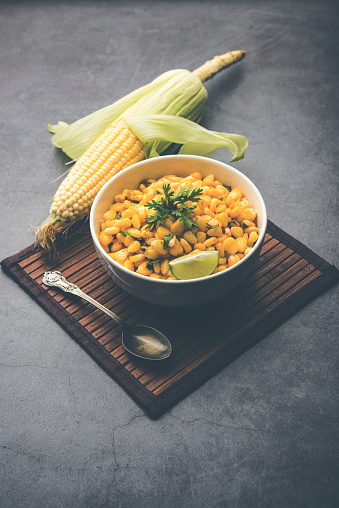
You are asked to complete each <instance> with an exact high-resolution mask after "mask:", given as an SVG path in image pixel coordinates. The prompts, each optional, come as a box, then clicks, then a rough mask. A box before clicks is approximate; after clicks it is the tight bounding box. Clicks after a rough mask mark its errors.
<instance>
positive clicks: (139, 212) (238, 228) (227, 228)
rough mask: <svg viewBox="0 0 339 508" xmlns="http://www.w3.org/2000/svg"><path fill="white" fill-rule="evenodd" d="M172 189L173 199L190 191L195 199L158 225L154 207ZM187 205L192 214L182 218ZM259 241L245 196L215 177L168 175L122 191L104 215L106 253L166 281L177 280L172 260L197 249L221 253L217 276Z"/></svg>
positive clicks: (147, 274) (257, 230) (103, 231)
mask: <svg viewBox="0 0 339 508" xmlns="http://www.w3.org/2000/svg"><path fill="white" fill-rule="evenodd" d="M166 186H168V187H167V188H166ZM164 189H165V190H164ZM199 189H200V190H199ZM168 190H170V191H173V193H175V195H177V194H178V193H180V192H185V190H186V191H187V190H189V191H191V192H195V194H196V197H195V198H193V199H189V194H187V196H188V198H187V201H182V203H183V204H181V205H180V206H178V210H177V211H176V213H172V215H171V213H168V215H166V214H165V215H164V216H162V217H161V219H159V220H158V221H156V220H155V219H156V213H157V211H156V209H155V208H152V204H154V203H155V205H157V204H158V203H160V204H161V203H162V201H161V200H164V199H165V196H166V195H167V194H166V191H168ZM191 195H193V194H191ZM185 196H186V194H185ZM152 200H153V201H152ZM183 206H184V207H185V206H187V207H190V208H189V213H187V214H186V215H182V216H181V217H180V211H182V208H183ZM172 211H173V210H172ZM178 214H179V215H178ZM178 216H179V218H178ZM150 221H152V224H153V225H154V227H153V226H152V227H150V223H151V222H150ZM258 238H259V229H258V227H257V223H256V211H255V210H254V209H253V207H252V205H251V203H250V202H249V201H248V199H247V198H246V197H245V196H244V195H243V193H242V191H241V190H240V189H238V188H234V189H232V190H229V187H226V186H224V185H222V184H221V183H220V182H219V181H218V180H216V179H215V177H214V175H208V176H207V177H205V178H202V175H201V174H200V173H197V172H196V173H192V174H191V175H189V176H187V177H178V176H176V175H166V176H164V177H162V178H160V179H159V180H151V179H150V180H148V181H143V182H142V183H140V185H139V188H138V189H124V191H123V192H122V193H121V194H119V195H118V196H115V198H114V203H113V204H112V206H111V207H110V210H108V211H107V212H106V213H105V214H104V215H103V217H102V220H101V231H100V234H99V241H100V243H101V245H102V247H103V248H104V250H105V252H108V253H109V256H110V257H111V258H112V259H114V260H115V261H116V262H118V263H119V264H121V265H122V266H124V267H125V268H127V269H128V270H132V271H134V272H136V273H139V274H140V275H144V276H146V277H152V278H156V279H163V280H175V279H174V277H173V275H172V274H171V272H170V270H169V263H170V261H171V260H172V259H174V258H177V257H179V256H182V255H184V254H188V253H190V252H193V251H195V250H200V251H210V250H217V251H218V252H219V263H218V266H217V268H216V269H215V270H214V272H213V273H219V272H221V271H223V270H226V269H227V268H230V267H231V266H233V265H235V264H236V263H238V262H239V261H240V260H241V259H242V258H243V257H244V256H246V255H247V254H248V253H249V252H251V250H252V248H253V246H254V245H255V243H256V241H257V240H258Z"/></svg>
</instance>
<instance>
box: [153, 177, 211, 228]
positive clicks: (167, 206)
mask: <svg viewBox="0 0 339 508" xmlns="http://www.w3.org/2000/svg"><path fill="white" fill-rule="evenodd" d="M163 189H164V196H163V197H162V198H161V199H160V200H159V201H156V200H155V199H152V200H151V201H150V202H149V203H146V205H145V206H146V208H152V209H153V210H155V211H156V213H155V214H154V215H151V216H150V217H148V218H147V219H146V222H147V225H146V228H147V229H150V230H151V231H154V229H155V228H156V227H157V225H158V224H161V223H162V222H163V221H164V220H165V219H167V218H168V217H174V218H176V219H179V220H180V221H181V222H182V223H183V225H184V226H186V225H188V227H189V228H190V229H191V228H192V226H193V225H194V226H196V225H197V224H196V223H195V222H194V221H193V220H192V219H191V218H189V217H188V215H190V214H191V213H192V212H193V210H194V209H195V207H196V206H197V204H196V203H195V204H193V205H192V206H188V205H186V202H187V201H195V202H197V201H199V200H200V197H199V196H201V194H202V193H203V189H201V188H199V189H198V188H196V187H194V188H192V189H191V188H189V187H185V188H184V189H182V190H181V191H180V192H178V193H177V194H174V191H173V190H171V186H170V184H169V183H166V184H164V186H163Z"/></svg>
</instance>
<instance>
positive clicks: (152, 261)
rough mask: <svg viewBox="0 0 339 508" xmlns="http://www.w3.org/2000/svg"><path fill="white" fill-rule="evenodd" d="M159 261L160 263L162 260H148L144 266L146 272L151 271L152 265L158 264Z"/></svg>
mask: <svg viewBox="0 0 339 508" xmlns="http://www.w3.org/2000/svg"><path fill="white" fill-rule="evenodd" d="M161 261H162V259H160V258H159V259H150V260H149V261H148V263H147V265H146V268H148V270H152V268H153V265H154V264H155V263H160V262H161Z"/></svg>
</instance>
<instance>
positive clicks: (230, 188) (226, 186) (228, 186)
mask: <svg viewBox="0 0 339 508" xmlns="http://www.w3.org/2000/svg"><path fill="white" fill-rule="evenodd" d="M223 187H225V189H227V190H228V192H231V190H232V187H231V186H230V185H223Z"/></svg>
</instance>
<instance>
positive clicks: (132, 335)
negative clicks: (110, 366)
mask: <svg viewBox="0 0 339 508" xmlns="http://www.w3.org/2000/svg"><path fill="white" fill-rule="evenodd" d="M42 282H43V283H44V284H45V285H46V286H55V287H58V288H60V289H62V290H63V291H65V292H66V293H72V294H73V295H77V296H80V298H83V299H84V300H86V301H87V302H89V303H91V304H92V305H94V306H95V307H97V308H98V309H100V310H102V312H104V313H105V314H107V316H109V317H111V318H112V319H114V321H116V322H117V323H118V325H119V326H120V327H121V328H122V345H123V346H124V348H125V349H127V351H128V352H129V353H131V354H132V355H135V356H138V357H139V358H144V359H146V360H164V359H165V358H168V357H169V355H170V354H171V352H172V346H171V343H170V341H169V340H168V339H167V338H166V337H165V335H163V334H162V333H161V332H159V331H158V330H155V328H151V327H150V326H144V325H136V326H132V325H128V324H127V323H125V321H123V320H122V319H121V318H119V317H118V316H117V315H116V314H114V313H113V312H112V311H110V310H108V309H106V307H104V306H103V305H101V303H99V302H97V301H96V300H94V299H93V298H91V297H90V296H88V295H86V293H84V292H83V291H81V289H79V288H78V286H76V285H75V284H72V283H71V282H68V280H66V279H65V277H64V276H63V275H62V273H61V272H45V274H44V276H43V278H42Z"/></svg>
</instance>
